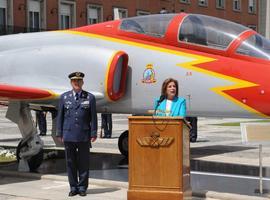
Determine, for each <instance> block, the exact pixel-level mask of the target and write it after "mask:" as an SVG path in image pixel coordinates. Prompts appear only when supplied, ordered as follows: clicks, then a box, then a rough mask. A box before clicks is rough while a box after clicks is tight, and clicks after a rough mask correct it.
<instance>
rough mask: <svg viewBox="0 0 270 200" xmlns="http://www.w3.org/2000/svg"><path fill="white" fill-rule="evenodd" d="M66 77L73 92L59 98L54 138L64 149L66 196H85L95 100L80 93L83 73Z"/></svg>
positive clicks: (95, 125)
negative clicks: (68, 189)
mask: <svg viewBox="0 0 270 200" xmlns="http://www.w3.org/2000/svg"><path fill="white" fill-rule="evenodd" d="M68 77H69V78H70V83H71V86H72V90H71V91H68V92H65V93H63V94H62V95H61V97H60V102H59V108H58V116H57V137H58V139H59V140H61V141H62V142H64V146H65V155H66V165H67V173H68V180H69V185H70V192H69V196H75V195H76V194H79V195H80V196H86V190H87V187H88V175H89V148H90V146H91V142H94V141H95V140H96V138H97V113H96V100H95V97H94V95H92V94H91V93H89V92H86V91H84V90H82V86H83V78H84V73H82V72H73V73H71V74H70V75H69V76H68Z"/></svg>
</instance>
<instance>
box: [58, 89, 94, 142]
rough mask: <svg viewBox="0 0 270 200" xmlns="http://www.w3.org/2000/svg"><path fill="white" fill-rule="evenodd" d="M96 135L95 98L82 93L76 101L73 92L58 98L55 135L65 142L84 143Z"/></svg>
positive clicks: (89, 94) (87, 93) (84, 92)
mask: <svg viewBox="0 0 270 200" xmlns="http://www.w3.org/2000/svg"><path fill="white" fill-rule="evenodd" d="M96 135H97V113H96V99H95V96H94V95H92V94H91V93H89V92H86V91H83V90H82V92H81V94H80V97H79V100H78V101H76V100H75V98H74V95H73V91H72V90H71V91H68V92H65V93H64V94H62V95H61V97H60V102H59V108H58V116H57V134H56V136H58V137H63V140H64V141H65V142H86V141H90V138H91V137H96Z"/></svg>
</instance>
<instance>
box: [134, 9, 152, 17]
mask: <svg viewBox="0 0 270 200" xmlns="http://www.w3.org/2000/svg"><path fill="white" fill-rule="evenodd" d="M150 14H151V13H150V12H148V11H143V10H137V16H141V15H150Z"/></svg>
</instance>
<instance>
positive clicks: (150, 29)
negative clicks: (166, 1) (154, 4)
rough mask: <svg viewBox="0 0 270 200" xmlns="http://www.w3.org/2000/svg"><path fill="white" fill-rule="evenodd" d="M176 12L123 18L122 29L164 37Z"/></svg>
mask: <svg viewBox="0 0 270 200" xmlns="http://www.w3.org/2000/svg"><path fill="white" fill-rule="evenodd" d="M175 16H176V14H166V15H145V16H139V17H132V18H128V19H123V21H122V23H121V25H120V29H121V30H124V31H128V32H134V33H141V34H145V35H150V36H153V37H163V36H164V35H165V33H166V30H167V28H168V25H169V23H170V21H171V20H172V19H173V18H174V17H175Z"/></svg>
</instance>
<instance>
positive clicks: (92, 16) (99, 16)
mask: <svg viewBox="0 0 270 200" xmlns="http://www.w3.org/2000/svg"><path fill="white" fill-rule="evenodd" d="M87 18H88V22H87V23H88V24H96V23H99V22H102V21H103V7H102V6H100V5H92V4H91V5H89V6H88V10H87Z"/></svg>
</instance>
